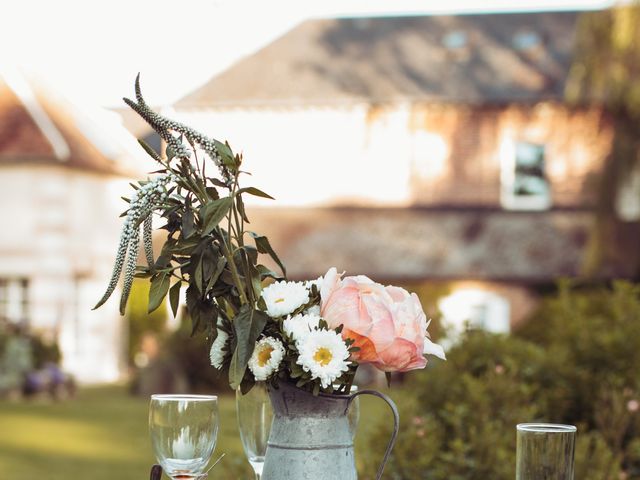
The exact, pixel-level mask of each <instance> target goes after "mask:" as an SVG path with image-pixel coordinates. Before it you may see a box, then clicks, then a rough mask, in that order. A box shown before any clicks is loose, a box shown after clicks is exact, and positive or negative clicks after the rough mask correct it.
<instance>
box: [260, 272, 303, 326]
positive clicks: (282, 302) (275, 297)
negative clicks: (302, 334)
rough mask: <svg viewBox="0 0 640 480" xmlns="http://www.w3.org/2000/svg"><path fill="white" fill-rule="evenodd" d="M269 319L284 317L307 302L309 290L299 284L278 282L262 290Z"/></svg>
mask: <svg viewBox="0 0 640 480" xmlns="http://www.w3.org/2000/svg"><path fill="white" fill-rule="evenodd" d="M262 298H263V299H264V302H265V304H266V305H267V313H268V314H269V316H271V317H284V316H285V315H289V314H291V313H293V312H294V311H295V310H296V309H298V308H300V307H301V306H302V305H304V304H305V303H307V302H309V290H308V289H307V287H305V286H304V284H302V283H299V282H285V281H280V282H276V283H272V284H271V285H269V286H268V287H266V288H265V289H264V290H262Z"/></svg>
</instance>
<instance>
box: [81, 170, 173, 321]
mask: <svg viewBox="0 0 640 480" xmlns="http://www.w3.org/2000/svg"><path fill="white" fill-rule="evenodd" d="M174 180H175V177H174V175H173V174H171V173H169V174H166V175H160V176H158V177H156V178H154V179H153V180H150V181H148V182H141V184H140V186H139V187H136V191H135V192H134V194H133V196H132V197H131V200H129V209H128V211H127V216H126V218H125V220H124V224H123V226H122V233H121V235H120V244H119V245H118V252H117V254H116V261H115V263H114V266H113V272H112V274H111V280H110V281H109V285H108V287H107V291H106V292H105V293H104V295H103V296H102V298H101V299H100V301H99V302H98V303H97V304H96V306H95V307H93V308H94V310H95V309H96V308H98V307H100V306H101V305H102V304H103V303H104V302H106V301H107V300H108V299H109V297H110V296H111V294H112V293H113V292H114V290H115V289H116V285H117V284H118V280H119V279H120V274H121V273H122V269H123V268H124V269H125V277H124V286H123V289H122V296H121V297H120V313H121V314H124V308H125V306H126V303H127V299H128V298H129V293H130V291H131V284H132V283H133V276H134V274H135V270H136V264H137V260H138V242H139V239H140V226H141V224H144V228H143V240H144V249H145V255H146V257H147V262H148V263H149V264H151V263H153V246H152V243H151V233H152V232H151V230H152V223H151V222H152V220H151V216H152V215H153V212H154V210H156V209H157V208H158V207H159V206H160V205H162V203H163V202H164V201H165V200H166V199H167V196H168V195H169V191H168V185H169V183H170V182H172V181H174ZM125 260H126V267H125ZM149 266H151V265H149Z"/></svg>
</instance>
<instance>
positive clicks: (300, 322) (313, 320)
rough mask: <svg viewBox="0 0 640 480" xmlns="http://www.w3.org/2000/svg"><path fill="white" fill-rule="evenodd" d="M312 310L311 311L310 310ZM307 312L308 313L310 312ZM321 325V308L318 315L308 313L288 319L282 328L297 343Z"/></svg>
mask: <svg viewBox="0 0 640 480" xmlns="http://www.w3.org/2000/svg"><path fill="white" fill-rule="evenodd" d="M311 308H313V307H311ZM309 310H311V309H309ZM309 310H307V312H309ZM319 325H320V308H318V311H317V313H316V312H314V313H307V314H305V315H300V314H299V315H295V316H293V317H288V318H287V319H286V320H285V321H284V322H283V323H282V327H283V328H284V331H285V332H286V334H287V335H289V336H290V337H291V338H292V339H293V340H294V341H295V342H296V343H297V342H300V341H302V340H304V338H305V337H306V336H307V335H309V333H310V332H311V331H312V330H315V329H316V328H318V326H319Z"/></svg>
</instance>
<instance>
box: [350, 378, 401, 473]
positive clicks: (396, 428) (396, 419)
mask: <svg viewBox="0 0 640 480" xmlns="http://www.w3.org/2000/svg"><path fill="white" fill-rule="evenodd" d="M358 395H373V396H374V397H378V398H381V399H382V400H384V401H385V402H387V405H389V408H391V412H392V413H393V433H392V434H391V439H390V440H389V443H388V444H387V450H386V451H385V452H384V457H382V463H381V464H380V468H378V474H377V475H376V480H380V479H381V478H382V472H383V471H384V467H385V466H386V465H387V461H388V460H389V455H391V450H393V446H394V445H395V444H396V438H397V437H398V431H399V430H400V414H399V413H398V407H396V404H395V403H394V402H393V400H391V399H390V398H389V397H388V396H387V395H385V394H384V393H380V392H378V391H377V390H358V391H357V392H355V393H354V394H353V395H351V396H350V397H349V401H348V403H347V408H346V410H345V412H346V411H348V410H349V407H350V406H351V402H352V401H353V399H354V398H356V397H357V396H358Z"/></svg>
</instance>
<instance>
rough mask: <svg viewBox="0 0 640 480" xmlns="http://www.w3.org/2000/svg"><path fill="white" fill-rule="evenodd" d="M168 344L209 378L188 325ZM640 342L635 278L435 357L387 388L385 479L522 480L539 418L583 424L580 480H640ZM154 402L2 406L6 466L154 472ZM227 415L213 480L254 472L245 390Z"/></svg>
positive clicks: (367, 433)
mask: <svg viewBox="0 0 640 480" xmlns="http://www.w3.org/2000/svg"><path fill="white" fill-rule="evenodd" d="M191 340H193V339H191ZM167 342H168V343H167V345H172V346H171V347H170V348H169V350H171V351H174V352H177V353H176V356H177V358H181V360H179V361H182V362H187V364H186V365H188V367H187V368H189V371H205V370H208V371H209V373H210V371H211V369H210V368H209V369H207V365H206V362H203V364H202V365H200V366H195V365H194V364H193V363H189V362H192V361H194V360H193V359H194V358H197V356H196V353H197V350H198V349H197V348H196V349H195V351H196V353H193V350H191V352H192V353H193V356H192V355H183V354H180V353H179V352H181V351H182V352H183V353H184V349H182V347H180V345H185V344H186V342H189V332H185V331H184V330H178V331H177V332H176V333H174V334H173V335H172V336H171V337H170V338H169V339H168V341H167ZM639 344H640V286H638V285H634V284H631V283H627V282H618V283H614V284H613V285H611V286H607V287H584V286H579V285H574V284H571V283H570V282H565V283H562V284H560V286H559V289H558V291H557V293H554V294H552V295H550V296H548V297H547V298H546V299H545V300H544V301H543V302H542V304H541V306H540V308H539V309H538V310H537V311H536V313H535V314H534V315H533V317H532V318H531V319H530V321H529V322H527V323H526V325H525V326H524V327H522V328H521V329H520V330H518V331H516V332H514V333H513V334H512V335H511V336H501V335H491V334H487V333H483V332H480V331H469V332H468V333H467V334H466V336H465V337H464V338H463V339H462V340H461V341H460V342H459V343H458V344H457V345H456V346H455V347H453V348H452V349H451V350H450V351H449V352H448V354H447V361H446V362H443V361H440V360H437V359H434V360H432V361H431V362H430V364H429V366H428V367H427V371H426V372H423V373H422V374H408V375H407V376H406V377H405V378H404V382H403V383H402V385H400V384H394V385H392V388H391V390H389V391H388V393H389V394H390V395H391V397H392V398H393V399H394V400H395V401H396V402H397V403H398V405H399V408H400V414H401V421H402V425H401V432H402V433H401V435H400V436H399V438H398V443H397V444H396V448H395V449H394V453H393V455H392V457H391V460H390V463H389V464H388V466H387V469H386V470H385V477H384V478H389V479H418V478H420V479H429V480H439V479H442V480H445V479H446V480H454V479H455V480H484V479H487V478H491V479H494V480H502V479H504V480H507V479H512V478H514V468H515V448H516V444H515V425H516V424H517V423H520V422H526V421H538V420H539V421H550V422H557V423H570V424H574V425H577V427H578V436H577V445H576V478H579V479H581V480H614V479H615V480H617V479H620V478H625V479H639V478H640V415H639V414H638V411H639V410H640V378H639V376H638V374H637V372H638V371H639V370H640V350H639V349H638V348H637V345H639ZM192 346H193V344H192ZM201 347H202V349H206V346H205V345H204V344H202V345H201ZM181 349H182V350H181ZM202 357H204V358H206V352H205V353H203V354H202ZM194 381H195V382H196V383H195V384H193V385H194V388H196V389H197V390H200V391H202V390H208V391H211V390H212V389H214V391H216V392H221V391H224V389H225V387H224V386H223V385H224V382H220V383H219V384H216V383H215V382H216V379H215V378H213V377H212V378H209V379H207V377H206V376H201V377H199V378H198V375H195V376H194V377H193V378H190V379H189V382H190V383H191V382H194ZM386 408H387V407H386V406H385V405H384V404H383V403H382V402H379V401H378V400H377V399H368V398H367V399H362V400H361V409H362V413H361V417H360V418H361V421H360V427H359V430H358V437H357V438H356V456H357V463H358V469H359V472H360V475H361V478H364V479H366V478H374V474H375V470H376V469H377V466H378V462H379V459H380V458H381V455H382V453H383V451H384V448H385V445H386V442H387V439H388V436H389V430H388V426H389V421H388V412H387V410H386ZM147 409H148V400H147V399H146V398H144V397H140V396H133V395H131V394H130V393H129V390H128V388H126V387H125V386H119V387H101V388H91V389H82V390H80V391H79V392H78V394H77V396H76V397H75V398H72V399H69V400H66V401H64V402H53V401H51V400H50V399H48V398H46V397H38V398H35V399H33V400H32V401H31V402H26V403H17V402H10V401H6V400H5V401H2V403H0V428H1V430H2V431H3V432H11V434H10V435H7V434H5V435H2V437H1V438H0V452H2V455H1V456H0V470H1V471H2V472H3V473H4V474H6V475H7V477H8V478H17V479H23V478H25V479H26V478H44V477H43V475H44V476H46V478H47V479H51V480H57V479H63V478H69V476H74V477H85V476H86V477H91V478H94V479H97V480H99V479H107V478H119V479H123V480H127V479H131V480H133V479H139V478H145V477H146V475H147V470H148V467H149V465H150V464H151V463H152V462H153V455H152V452H151V447H150V443H149V439H148V433H147V423H146V417H147ZM220 417H221V423H220V425H221V432H220V434H219V437H218V446H217V448H216V453H215V454H214V457H215V458H217V456H218V455H220V454H222V453H225V454H226V456H225V458H224V459H223V460H222V461H221V462H220V464H219V465H218V466H216V467H215V469H214V471H213V472H212V475H211V477H212V478H250V475H251V473H250V472H251V471H250V468H249V466H248V464H247V463H246V460H245V458H244V455H243V452H242V447H241V444H240V439H239V435H238V430H237V426H236V421H235V400H234V398H233V396H231V395H222V396H221V399H220ZM372 419H373V420H372Z"/></svg>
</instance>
